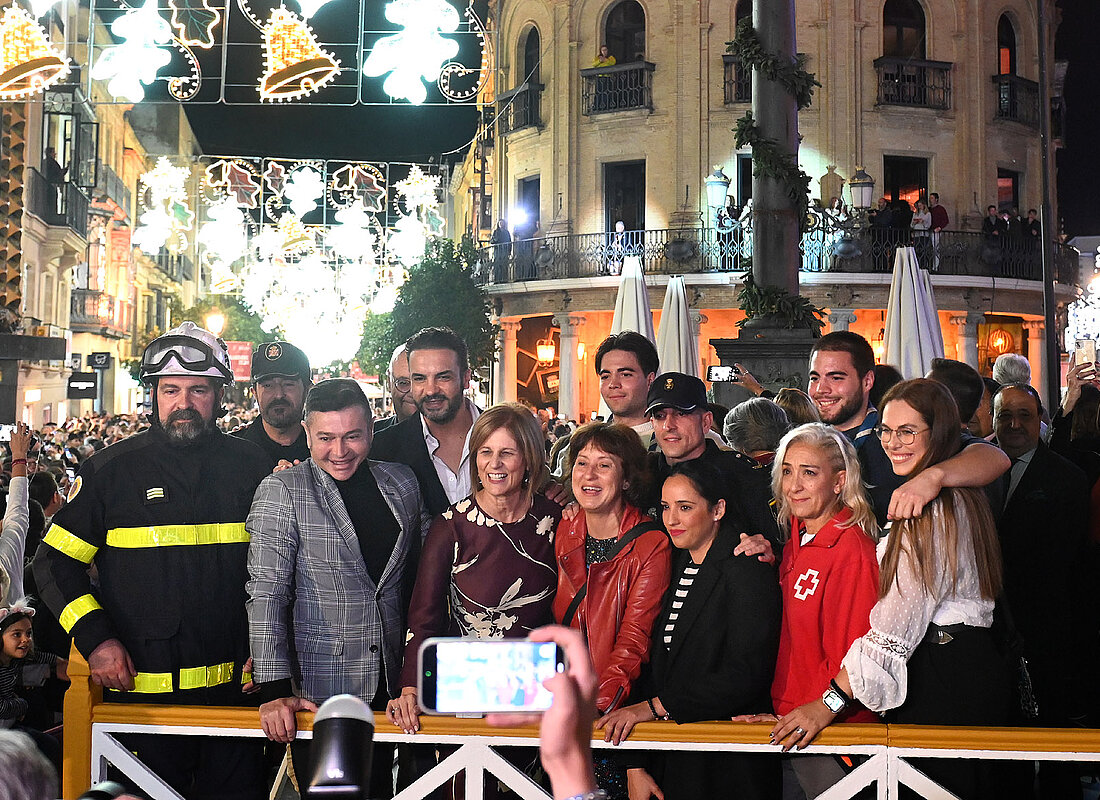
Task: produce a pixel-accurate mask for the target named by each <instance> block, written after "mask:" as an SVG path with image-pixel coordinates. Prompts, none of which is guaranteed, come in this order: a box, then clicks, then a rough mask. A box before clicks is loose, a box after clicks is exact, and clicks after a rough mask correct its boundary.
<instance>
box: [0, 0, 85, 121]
mask: <svg viewBox="0 0 1100 800" xmlns="http://www.w3.org/2000/svg"><path fill="white" fill-rule="evenodd" d="M47 10H48V9H47ZM68 74H69V60H68V59H63V58H62V57H61V55H60V54H59V53H58V52H57V51H56V50H54V49H53V47H52V46H51V45H50V39H49V37H48V36H47V35H46V31H45V30H43V29H42V26H41V25H39V24H38V23H37V22H35V21H34V20H33V19H32V18H31V16H30V15H29V14H28V13H27V12H26V11H24V10H23V9H21V8H18V7H16V6H8V7H7V8H6V9H4V15H3V17H0V99H2V100H15V99H17V98H21V97H28V96H30V95H32V94H37V93H38V92H41V91H43V90H45V89H47V88H49V87H50V86H53V85H54V84H56V83H58V82H59V81H61V80H62V79H63V78H64V77H65V76H66V75H68Z"/></svg>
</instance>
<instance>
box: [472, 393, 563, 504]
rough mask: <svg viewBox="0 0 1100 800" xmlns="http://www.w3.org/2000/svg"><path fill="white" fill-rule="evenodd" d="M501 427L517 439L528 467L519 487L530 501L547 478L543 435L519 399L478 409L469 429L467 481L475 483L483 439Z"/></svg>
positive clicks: (476, 483) (537, 423)
mask: <svg viewBox="0 0 1100 800" xmlns="http://www.w3.org/2000/svg"><path fill="white" fill-rule="evenodd" d="M501 428H504V429H505V430H506V431H508V433H510V434H511V435H512V438H513V439H515V440H516V444H517V445H519V452H520V454H521V455H522V456H523V464H524V467H525V468H526V470H527V474H526V476H525V477H524V483H523V486H522V487H521V491H522V492H523V494H524V497H525V499H526V500H527V502H528V503H530V502H531V501H532V500H533V499H534V496H535V492H537V491H538V490H539V489H541V488H542V487H543V486H544V485H545V484H546V482H547V481H548V480H549V479H550V469H549V467H547V466H546V437H545V436H543V433H542V426H541V425H540V424H539V421H538V419H537V418H536V417H535V415H534V414H532V413H531V410H530V409H529V408H527V407H526V406H524V405H521V404H519V403H500V404H498V405H495V406H493V407H492V408H489V409H487V410H485V411H483V412H482V413H481V416H479V417H478V418H477V421H476V422H475V423H474V427H473V430H472V431H470V485H471V486H473V487H476V486H477V485H478V476H477V451H478V448H480V447H481V446H482V445H483V444H485V440H486V439H488V438H489V437H490V436H492V435H493V434H494V433H495V432H496V431H498V430H500V429H501Z"/></svg>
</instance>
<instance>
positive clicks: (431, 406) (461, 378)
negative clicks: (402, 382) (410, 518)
mask: <svg viewBox="0 0 1100 800" xmlns="http://www.w3.org/2000/svg"><path fill="white" fill-rule="evenodd" d="M405 356H406V358H407V359H408V364H409V378H410V380H411V381H412V388H411V397H412V401H413V403H414V404H415V405H416V409H417V411H416V413H415V414H413V415H412V416H411V417H409V418H408V419H406V420H404V421H402V422H399V423H397V424H396V425H393V426H391V427H389V428H386V429H385V430H383V431H380V432H379V434H378V438H377V439H375V440H374V445H373V447H372V449H371V458H375V459H378V460H379V461H394V462H396V463H398V464H405V465H407V466H408V467H410V468H411V469H412V471H413V472H414V473H415V474H416V480H417V483H419V484H420V493H421V495H422V496H423V498H424V504H425V505H426V506H427V507H428V513H430V514H431V515H432V516H433V517H434V516H436V515H437V514H440V513H442V512H443V511H445V510H446V509H447V506H449V505H451V504H452V503H457V502H458V501H459V500H462V499H464V498H466V497H468V496H469V495H470V493H471V490H472V487H471V486H470V452H469V444H470V430H471V429H472V428H473V426H474V420H475V419H477V417H478V416H480V414H481V412H480V411H479V410H478V408H477V406H475V405H474V404H473V403H472V402H470V401H469V400H467V399H466V397H465V395H464V393H465V391H466V390H467V389H469V388H470V376H471V372H470V357H469V351H468V350H467V348H466V343H465V342H464V341H462V339H461V337H459V335H458V334H457V333H455V332H454V331H453V330H451V329H450V328H424V329H422V330H420V331H418V332H417V333H415V334H413V336H411V337H410V338H409V340H408V341H407V342H405Z"/></svg>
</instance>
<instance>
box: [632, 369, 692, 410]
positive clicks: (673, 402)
mask: <svg viewBox="0 0 1100 800" xmlns="http://www.w3.org/2000/svg"><path fill="white" fill-rule="evenodd" d="M665 407H671V408H675V409H676V410H677V411H685V412H689V411H695V410H696V409H703V410H704V411H705V410H706V408H707V387H706V385H704V383H703V382H702V381H701V380H699V379H698V378H696V377H695V376H694V375H685V374H684V373H682V372H666V373H664V374H663V375H658V376H657V378H656V379H655V380H654V381H653V384H652V385H651V386H650V387H649V397H647V398H646V408H645V413H646V414H652V413H653V412H654V411H656V410H657V409H659V408H665Z"/></svg>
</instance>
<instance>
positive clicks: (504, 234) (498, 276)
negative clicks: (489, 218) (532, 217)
mask: <svg viewBox="0 0 1100 800" xmlns="http://www.w3.org/2000/svg"><path fill="white" fill-rule="evenodd" d="M489 246H490V247H492V248H493V250H492V253H493V283H504V282H505V281H506V280H507V279H508V260H509V259H510V258H511V257H512V234H510V233H509V232H508V222H507V220H505V219H504V218H503V217H501V218H500V219H498V220H497V226H496V227H495V228H493V235H492V236H490V237H489Z"/></svg>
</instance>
